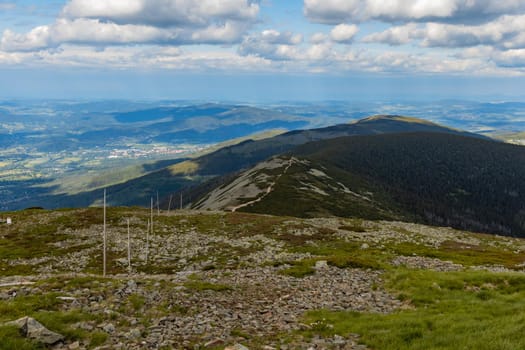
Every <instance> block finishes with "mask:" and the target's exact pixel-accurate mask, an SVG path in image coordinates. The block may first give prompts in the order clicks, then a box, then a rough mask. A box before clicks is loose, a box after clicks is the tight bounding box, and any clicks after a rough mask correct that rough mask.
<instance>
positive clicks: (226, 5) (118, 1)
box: [62, 0, 259, 27]
mask: <svg viewBox="0 0 525 350" xmlns="http://www.w3.org/2000/svg"><path fill="white" fill-rule="evenodd" d="M258 13H259V5H258V4H257V3H255V2H251V1H248V0H199V1H195V0H127V1H122V0H71V1H70V2H69V3H68V4H67V5H66V6H65V7H64V9H63V11H62V15H63V16H64V17H69V18H97V19H105V20H109V21H112V22H115V23H120V24H123V23H125V24H146V25H152V26H192V27H194V26H201V27H207V26H209V25H210V24H211V23H213V22H215V21H224V20H237V21H253V20H255V19H256V17H257V15H258Z"/></svg>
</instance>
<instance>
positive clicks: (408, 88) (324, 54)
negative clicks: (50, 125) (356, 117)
mask: <svg viewBox="0 0 525 350" xmlns="http://www.w3.org/2000/svg"><path fill="white" fill-rule="evenodd" d="M0 76H1V77H2V79H1V80H0V99H9V98H86V99H90V98H133V99H136V98H144V99H206V100H239V101H241V100H244V101H272V100H330V99H335V100H385V101H386V100H436V99H448V98H458V99H475V100H490V101H493V100H525V1H516V0H499V1H493V0H440V1H435V0H303V1H300V0H281V1H277V0H260V1H252V0H199V1H197V0H68V1H57V0H51V1H36V0H33V1H32V0H21V1H14V0H0Z"/></svg>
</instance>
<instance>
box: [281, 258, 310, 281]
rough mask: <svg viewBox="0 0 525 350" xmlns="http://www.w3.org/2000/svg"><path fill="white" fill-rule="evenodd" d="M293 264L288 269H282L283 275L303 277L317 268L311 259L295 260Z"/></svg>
mask: <svg viewBox="0 0 525 350" xmlns="http://www.w3.org/2000/svg"><path fill="white" fill-rule="evenodd" d="M293 264H294V265H293V266H291V267H288V268H286V269H283V270H280V271H279V273H280V274H281V275H287V276H292V277H296V278H303V277H306V276H309V275H313V274H314V273H315V269H314V268H313V267H312V265H313V262H312V261H311V260H303V261H298V262H293Z"/></svg>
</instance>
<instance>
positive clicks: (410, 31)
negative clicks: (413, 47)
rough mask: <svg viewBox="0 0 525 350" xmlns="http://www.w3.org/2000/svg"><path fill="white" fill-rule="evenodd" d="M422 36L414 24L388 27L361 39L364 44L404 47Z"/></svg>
mask: <svg viewBox="0 0 525 350" xmlns="http://www.w3.org/2000/svg"><path fill="white" fill-rule="evenodd" d="M421 36H422V33H421V29H420V28H419V26H418V25H417V24H415V23H408V24H405V25H402V26H397V27H390V28H388V29H387V30H385V31H383V32H380V33H372V34H369V35H367V36H365V37H364V38H363V42H365V43H383V44H388V45H404V44H408V43H410V42H411V41H412V40H413V39H415V38H420V37H421Z"/></svg>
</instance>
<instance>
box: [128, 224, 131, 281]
mask: <svg viewBox="0 0 525 350" xmlns="http://www.w3.org/2000/svg"><path fill="white" fill-rule="evenodd" d="M128 273H131V236H130V234H129V219H128Z"/></svg>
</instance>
